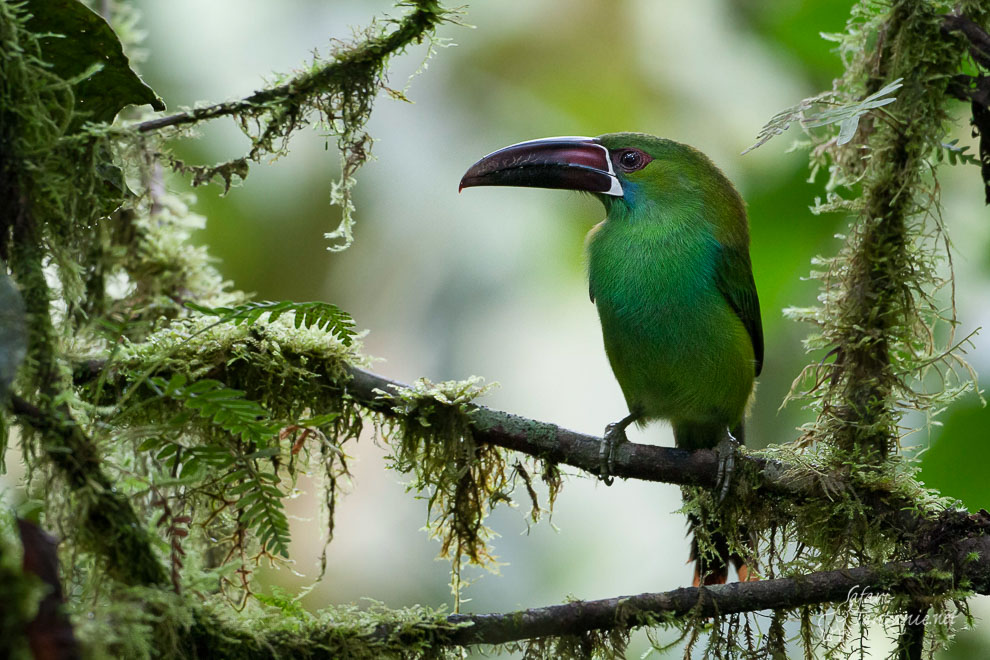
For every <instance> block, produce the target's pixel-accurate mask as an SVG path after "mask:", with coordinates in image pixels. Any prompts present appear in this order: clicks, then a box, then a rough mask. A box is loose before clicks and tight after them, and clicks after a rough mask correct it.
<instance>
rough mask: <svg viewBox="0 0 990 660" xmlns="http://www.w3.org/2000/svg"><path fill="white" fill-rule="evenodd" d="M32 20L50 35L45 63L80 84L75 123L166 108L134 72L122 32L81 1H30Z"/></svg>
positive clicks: (34, 28) (36, 29) (44, 41)
mask: <svg viewBox="0 0 990 660" xmlns="http://www.w3.org/2000/svg"><path fill="white" fill-rule="evenodd" d="M26 5H27V9H28V11H29V12H30V13H31V15H32V18H31V20H30V21H29V22H28V27H29V28H30V29H31V30H32V31H34V32H36V33H38V34H42V35H45V36H43V37H42V39H41V44H42V58H43V59H44V60H45V61H46V62H48V63H50V64H51V65H52V70H53V71H54V72H55V73H56V74H57V75H58V76H59V77H60V78H62V79H64V80H68V81H75V84H74V91H75V96H76V107H77V110H80V111H81V112H83V113H85V114H83V115H81V116H80V117H78V118H77V119H76V120H75V122H74V127H75V128H78V126H79V125H81V124H82V122H83V121H85V120H89V121H94V122H108V123H109V122H112V121H113V119H114V117H116V116H117V113H118V112H120V111H121V109H123V108H124V107H125V106H128V105H144V104H150V105H151V107H152V108H154V109H155V110H164V109H165V103H164V102H163V101H162V100H161V98H159V96H158V95H157V94H155V92H154V90H152V89H151V88H150V87H148V86H147V85H146V84H144V82H143V81H142V80H141V78H140V77H138V75H137V74H136V73H135V72H134V71H133V70H132V69H131V66H130V62H128V60H127V56H126V55H124V49H123V47H122V46H121V44H120V40H119V39H118V38H117V35H116V33H114V31H113V29H112V28H111V27H110V26H109V25H108V24H107V22H106V21H105V20H104V19H103V17H102V16H100V15H99V14H97V13H95V12H94V11H92V10H91V9H90V8H89V7H87V6H86V5H84V4H83V3H81V2H79V0H27V2H26Z"/></svg>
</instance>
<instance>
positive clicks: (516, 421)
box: [345, 366, 916, 519]
mask: <svg viewBox="0 0 990 660" xmlns="http://www.w3.org/2000/svg"><path fill="white" fill-rule="evenodd" d="M346 373H347V374H348V375H349V376H350V380H349V381H348V382H347V383H346V385H345V387H346V392H347V394H348V395H349V396H350V397H351V398H352V399H353V400H354V402H355V403H357V404H359V405H361V406H362V407H364V408H368V409H369V410H372V411H374V412H376V413H379V414H381V415H384V416H386V417H394V416H398V415H399V413H398V412H396V410H395V409H394V407H393V404H392V403H391V402H390V399H389V397H388V396H387V395H383V394H382V392H392V391H395V390H397V389H400V388H406V387H407V386H406V385H404V384H403V383H400V382H398V381H394V380H391V379H388V378H386V377H384V376H381V375H379V374H375V373H372V372H370V371H367V370H366V369H361V368H360V367H354V366H349V367H347V368H346ZM468 410H469V411H470V412H469V414H468V419H469V420H471V427H472V431H473V434H474V438H475V440H476V441H478V442H484V443H489V444H492V445H496V446H499V447H504V448H506V449H511V450H513V451H518V452H522V453H524V454H529V455H530V456H535V457H536V458H540V459H543V460H547V461H551V462H553V463H560V464H563V465H569V466H571V467H576V468H580V469H581V470H584V471H586V472H588V473H590V474H592V475H597V474H598V471H599V468H600V460H601V459H600V451H601V442H602V439H601V438H599V437H597V436H593V435H588V434H585V433H579V432H577V431H571V430H569V429H565V428H563V427H560V426H557V425H555V424H551V423H549V422H543V421H538V420H535V419H529V418H527V417H521V416H519V415H514V414H512V413H508V412H504V411H501V410H493V409H491V408H487V407H485V406H479V405H476V404H468ZM614 459H615V466H614V468H613V470H612V474H613V475H614V476H616V477H620V478H623V479H640V480H643V481H655V482H663V483H669V484H676V485H680V486H698V487H702V488H709V489H711V488H715V487H716V482H717V479H718V455H717V453H716V452H715V451H714V450H711V449H698V450H694V451H692V450H687V449H678V448H676V447H659V446H656V445H644V444H639V443H635V442H625V443H622V444H621V445H619V446H618V447H616V449H615V454H614ZM737 469H738V472H739V473H740V474H746V475H748V476H750V477H751V478H753V483H752V484H750V485H749V486H748V487H750V488H753V489H762V490H764V491H766V492H772V493H775V494H778V495H782V496H785V497H789V498H793V499H795V500H806V499H813V498H818V499H823V500H827V499H830V498H831V497H832V495H833V494H834V493H835V492H837V491H839V490H842V489H845V488H850V487H851V486H850V485H849V484H846V483H844V482H843V479H842V477H841V475H839V474H838V473H837V472H835V471H832V472H829V473H828V474H827V475H826V474H824V473H823V474H821V475H817V474H815V475H813V474H811V473H809V471H807V470H804V469H801V468H800V467H799V466H796V465H789V464H787V463H784V462H782V461H779V460H775V459H772V458H766V457H763V456H759V455H755V454H742V455H740V456H739V457H738V458H737ZM857 487H858V488H861V486H859V485H857ZM872 495H875V496H876V497H871V494H870V493H869V492H865V491H863V492H860V496H861V497H863V498H864V501H865V502H866V503H867V505H872V506H874V512H873V513H874V514H878V513H884V514H899V512H901V511H902V510H903V509H904V508H906V507H907V508H914V506H916V502H915V501H913V500H911V499H909V498H907V497H904V498H900V497H898V496H897V495H896V494H893V493H890V492H884V493H879V492H878V493H873V494H872ZM905 517H906V516H902V515H898V518H899V519H903V518H905Z"/></svg>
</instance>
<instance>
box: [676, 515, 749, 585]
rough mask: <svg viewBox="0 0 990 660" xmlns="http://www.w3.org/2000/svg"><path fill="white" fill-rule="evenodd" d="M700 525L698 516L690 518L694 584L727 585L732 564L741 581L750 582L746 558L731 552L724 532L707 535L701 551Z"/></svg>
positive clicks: (713, 531)
mask: <svg viewBox="0 0 990 660" xmlns="http://www.w3.org/2000/svg"><path fill="white" fill-rule="evenodd" d="M700 525H701V521H700V520H699V519H698V518H697V517H696V516H693V515H692V516H688V528H689V530H690V531H689V533H690V534H691V558H690V559H689V560H688V561H689V562H694V580H693V581H692V584H693V585H694V586H696V587H700V586H702V585H703V586H706V587H708V586H711V585H713V584H725V582H726V580H727V579H728V577H729V563H730V562H731V563H732V565H733V566H734V567H735V569H736V573H738V575H739V581H740V582H747V581H749V579H750V569H749V564H748V563H747V561H746V558H745V557H743V556H742V555H740V554H739V553H737V552H731V551H730V550H729V542H728V540H726V538H725V535H724V534H722V532H719V531H716V530H712V531H710V532H708V533H707V534H706V535H705V536H707V542H706V543H705V544H704V549H705V551H704V552H702V551H701V549H700V546H699V543H698V527H699V526H700ZM747 545H748V543H747Z"/></svg>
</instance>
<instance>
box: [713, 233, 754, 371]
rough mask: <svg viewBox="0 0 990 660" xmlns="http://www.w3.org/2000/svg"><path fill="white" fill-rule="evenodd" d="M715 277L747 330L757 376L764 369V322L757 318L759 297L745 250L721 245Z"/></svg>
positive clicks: (720, 289) (719, 288)
mask: <svg viewBox="0 0 990 660" xmlns="http://www.w3.org/2000/svg"><path fill="white" fill-rule="evenodd" d="M715 281H716V284H717V286H718V290H719V291H721V292H722V295H723V296H725V300H726V301H727V302H728V303H729V306H730V307H731V308H732V311H734V312H735V313H736V316H738V317H739V320H740V321H742V324H743V327H745V328H746V332H748V333H749V339H750V341H751V342H753V355H754V356H755V357H756V375H757V376H759V375H760V372H761V371H762V370H763V323H762V321H761V320H760V299H759V298H758V297H757V295H756V283H755V282H754V281H753V267H752V266H751V265H750V262H749V254H748V253H747V252H746V250H740V249H738V248H734V247H727V246H722V249H721V252H720V253H719V256H718V261H717V262H716V265H715Z"/></svg>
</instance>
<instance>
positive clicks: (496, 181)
mask: <svg viewBox="0 0 990 660" xmlns="http://www.w3.org/2000/svg"><path fill="white" fill-rule="evenodd" d="M473 186H523V187H531V188H562V189H566V190H579V191H584V192H589V193H592V194H594V195H595V196H596V197H598V198H599V199H600V200H601V201H602V203H603V204H604V205H605V207H606V209H611V208H612V206H613V205H614V204H616V203H619V202H621V203H623V205H624V206H627V207H637V206H641V205H644V204H647V203H660V204H665V205H666V204H689V205H690V204H697V203H700V202H702V201H704V200H705V199H706V197H707V198H709V199H710V198H711V197H713V196H714V197H722V196H723V195H724V196H726V197H727V198H728V199H732V200H735V199H738V195H737V194H736V193H735V189H734V188H733V187H732V184H731V183H730V182H729V180H728V179H727V178H726V177H725V175H724V174H722V172H721V171H720V170H719V169H718V168H717V167H716V166H715V165H714V164H713V163H712V162H711V161H710V160H709V159H708V157H707V156H705V155H704V154H703V153H701V152H700V151H698V150H697V149H694V148H693V147H689V146H687V145H685V144H681V143H679V142H674V141H673V140H667V139H664V138H659V137H655V136H653V135H647V134H645V133H609V134H607V135H601V136H599V137H596V138H590V137H556V138H544V139H542V140H531V141H529V142H520V143H519V144H514V145H511V146H508V147H505V148H503V149H499V150H498V151H495V152H493V153H490V154H488V155H487V156H485V157H484V158H482V159H481V160H479V161H478V162H477V163H475V164H474V165H472V166H471V167H470V169H468V171H467V172H466V173H465V174H464V176H463V178H461V184H460V189H462V190H463V189H464V188H470V187H473ZM740 204H741V202H740Z"/></svg>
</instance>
